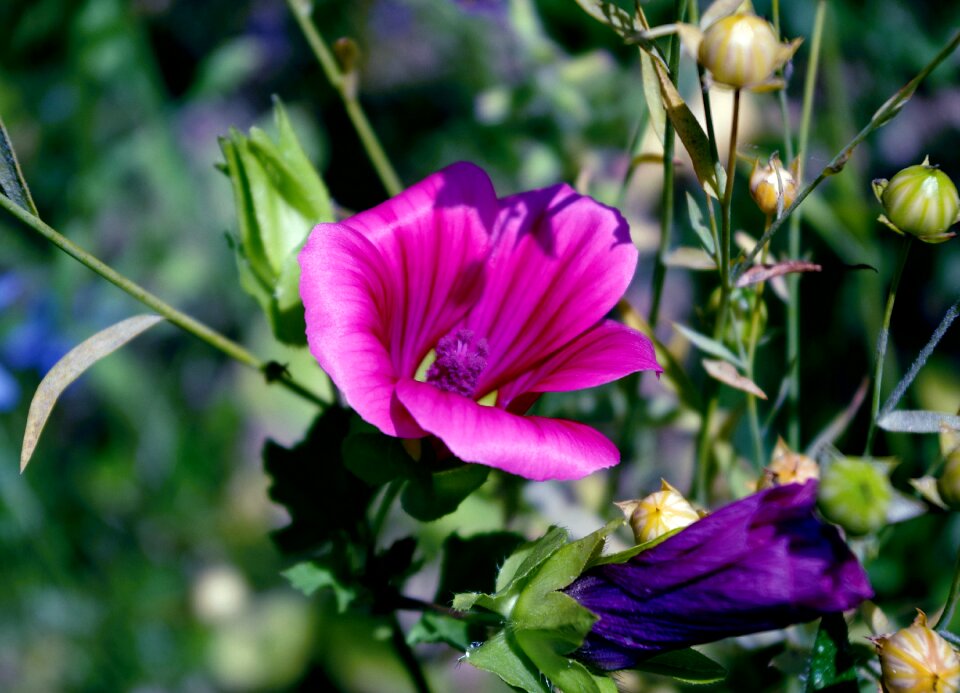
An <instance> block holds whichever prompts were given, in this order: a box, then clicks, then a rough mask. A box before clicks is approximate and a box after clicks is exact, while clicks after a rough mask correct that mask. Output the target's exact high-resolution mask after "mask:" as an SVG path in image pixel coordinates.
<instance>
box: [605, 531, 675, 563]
mask: <svg viewBox="0 0 960 693" xmlns="http://www.w3.org/2000/svg"><path fill="white" fill-rule="evenodd" d="M682 530H683V527H679V528H677V529H671V530H670V531H669V532H666V533H664V534H662V535H660V536H659V537H657V538H656V539H651V540H650V541H647V542H644V543H643V544H638V545H636V546H632V547H630V548H629V549H624V550H623V551H618V552H617V553H611V554H608V555H606V556H597V557H596V558H595V559H594V560H592V561H590V563H589V564H588V565H587V568H588V569H589V568H594V567H596V566H598V565H609V564H612V563H626V562H627V561H629V560H630V559H631V558H633V557H634V556H637V555H639V554H641V553H643V552H644V551H646V550H647V549H652V548H653V547H654V546H656V545H657V544H662V543H663V542H665V541H666V540H667V539H669V538H670V537H672V536H673V535H674V534H676V533H677V532H680V531H682Z"/></svg>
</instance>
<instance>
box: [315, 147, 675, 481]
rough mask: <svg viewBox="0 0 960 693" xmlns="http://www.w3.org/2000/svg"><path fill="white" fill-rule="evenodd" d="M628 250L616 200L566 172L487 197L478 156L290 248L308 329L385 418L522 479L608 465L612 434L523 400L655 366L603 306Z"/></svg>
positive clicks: (358, 398) (329, 362)
mask: <svg viewBox="0 0 960 693" xmlns="http://www.w3.org/2000/svg"><path fill="white" fill-rule="evenodd" d="M636 262H637V251H636V249H635V248H634V246H633V244H632V243H631V242H630V236H629V232H628V229H627V224H626V222H625V221H624V219H623V217H621V216H620V214H619V213H618V212H617V211H616V210H614V209H611V208H609V207H605V206H603V205H601V204H599V203H597V202H595V201H594V200H592V199H590V198H589V197H584V196H582V195H578V194H577V193H576V192H574V191H573V190H572V189H571V188H569V187H568V186H566V185H556V186H553V187H550V188H545V189H543V190H534V191H531V192H527V193H521V194H519V195H514V196H511V197H506V198H503V199H499V200H498V199H497V197H496V193H495V192H494V190H493V186H492V184H491V183H490V179H489V178H488V177H487V175H486V174H485V173H484V172H483V171H482V170H480V169H479V168H477V167H476V166H474V165H472V164H468V163H459V164H454V165H452V166H450V167H448V168H446V169H444V170H442V171H440V172H438V173H435V174H433V175H432V176H430V177H428V178H426V179H425V180H423V181H421V182H420V183H417V184H416V185H414V186H412V187H410V188H408V189H407V190H405V191H404V192H403V193H401V194H400V195H398V196H397V197H395V198H393V199H391V200H387V201H386V202H384V203H383V204H381V205H379V206H377V207H374V208H373V209H371V210H368V211H366V212H361V213H360V214H357V215H356V216H354V217H351V218H350V219H347V220H346V221H344V222H342V223H339V224H319V225H318V226H317V227H316V228H314V230H313V232H312V233H311V234H310V237H309V239H308V240H307V243H306V246H305V247H304V249H303V251H302V252H301V253H300V266H301V268H302V277H301V280H300V294H301V296H302V297H303V305H304V307H305V309H306V321H307V339H308V342H309V344H310V350H311V352H312V353H313V355H314V356H315V357H316V358H317V360H318V361H319V362H320V365H321V366H322V367H323V369H324V370H325V371H326V372H327V373H328V374H329V375H330V377H331V378H332V379H333V381H334V382H335V383H336V384H337V386H338V387H339V388H340V390H341V391H342V392H343V395H344V397H345V398H346V400H347V402H348V403H349V404H350V406H352V407H353V408H354V409H355V410H356V411H357V413H358V414H360V416H361V417H363V418H364V419H365V420H366V421H368V422H370V423H371V424H373V425H375V426H377V427H378V428H379V429H380V430H381V431H383V432H384V433H386V434H388V435H392V436H400V437H404V438H418V437H423V436H426V435H428V434H431V435H434V436H436V437H437V438H439V439H440V440H441V441H442V442H443V443H444V444H445V445H446V447H447V448H449V450H450V451H451V452H452V453H453V454H454V455H456V456H457V457H458V458H460V459H461V460H463V461H465V462H476V463H479V464H484V465H487V466H490V467H497V468H499V469H503V470H506V471H508V472H512V473H514V474H519V475H520V476H524V477H527V478H530V479H573V478H579V477H582V476H585V475H587V474H589V473H591V472H593V471H596V470H597V469H602V468H604V467H610V466H612V465H615V464H616V463H617V462H618V461H619V452H618V451H617V449H616V447H615V446H614V445H613V444H612V443H611V442H610V441H609V440H607V439H606V438H605V437H604V436H603V435H601V434H600V433H599V432H597V431H595V430H594V429H592V428H590V427H588V426H585V425H583V424H580V423H577V422H574V421H566V420H562V419H550V418H545V417H540V416H523V414H524V413H525V412H526V411H527V410H528V409H529V408H530V407H531V406H532V404H533V403H534V402H535V401H536V399H537V398H538V397H539V396H540V394H541V393H543V392H559V391H566V390H576V389H580V388H584V387H593V386H595V385H600V384H603V383H607V382H611V381H613V380H616V379H618V378H620V377H623V376H624V375H627V374H628V373H633V372H636V371H641V370H655V371H657V372H658V373H659V372H661V371H662V369H661V368H660V366H659V365H658V364H657V361H656V358H655V357H654V353H653V347H652V345H651V343H650V341H649V340H648V339H647V338H646V337H644V336H643V335H641V334H640V333H639V332H636V331H634V330H631V329H629V328H627V327H624V326H623V325H620V324H619V323H616V322H613V321H610V320H603V317H604V315H605V314H606V313H607V312H608V311H610V310H611V308H613V306H614V305H615V303H616V302H617V300H618V299H619V298H620V297H621V295H622V294H623V292H624V291H625V290H626V288H627V285H628V284H629V283H630V280H631V278H632V276H633V271H634V268H635V266H636ZM432 354H435V355H436V358H435V360H434V361H433V363H432V365H430V366H429V368H425V359H427V358H428V357H429V356H432ZM418 372H419V376H418ZM424 373H425V377H424ZM418 378H419V379H418ZM480 400H483V402H484V404H481V403H480ZM488 403H489V404H492V406H488Z"/></svg>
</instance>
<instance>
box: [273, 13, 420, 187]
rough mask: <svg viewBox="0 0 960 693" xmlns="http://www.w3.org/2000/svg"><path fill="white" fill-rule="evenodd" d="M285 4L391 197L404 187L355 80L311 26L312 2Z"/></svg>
mask: <svg viewBox="0 0 960 693" xmlns="http://www.w3.org/2000/svg"><path fill="white" fill-rule="evenodd" d="M287 5H288V6H289V7H290V11H291V12H292V13H293V17H294V19H296V20H297V24H298V25H299V26H300V30H301V31H302V32H303V36H304V38H306V39H307V43H309V44H310V49H311V50H312V51H313V54H314V55H315V56H316V58H317V61H318V62H319V63H320V67H321V68H322V69H323V73H324V74H325V75H326V77H327V80H328V81H329V82H330V85H331V86H332V87H333V88H334V89H336V90H337V93H338V94H339V95H340V99H341V100H342V101H343V106H344V108H346V110H347V116H349V118H350V122H352V123H353V127H354V129H355V130H356V131H357V135H358V136H359V137H360V142H361V143H362V144H363V148H364V149H365V150H366V152H367V156H368V157H369V158H370V163H371V164H373V168H374V169H376V171H377V175H378V176H379V177H380V182H381V183H383V187H384V189H386V191H387V194H388V195H390V196H391V197H393V196H395V195H398V194H399V193H400V192H401V191H402V190H403V184H402V183H401V182H400V178H399V176H397V172H396V171H394V169H393V165H392V164H391V163H390V159H389V158H388V157H387V154H386V152H384V151H383V146H381V144H380V140H379V139H378V138H377V135H376V133H375V132H374V131H373V128H372V127H370V121H369V120H367V115H366V113H364V111H363V107H362V106H361V105H360V102H359V101H358V100H357V94H356V86H355V82H353V81H352V80H351V79H348V75H346V74H344V72H343V70H341V69H340V66H339V65H338V64H337V61H336V59H335V58H334V56H333V53H332V52H331V51H330V48H329V46H327V43H326V41H324V40H323V37H322V36H321V35H320V32H319V31H317V28H316V27H315V26H314V25H313V21H312V20H311V19H310V10H311V8H312V7H313V3H312V2H304V0H287Z"/></svg>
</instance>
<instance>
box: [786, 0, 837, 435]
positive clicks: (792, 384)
mask: <svg viewBox="0 0 960 693" xmlns="http://www.w3.org/2000/svg"><path fill="white" fill-rule="evenodd" d="M826 13H827V2H826V0H818V1H817V11H816V14H815V15H814V18H813V38H812V41H811V45H810V62H809V64H808V65H807V74H806V79H805V81H804V85H803V110H802V112H801V115H800V134H799V138H798V142H797V150H798V151H797V154H798V159H797V172H796V175H797V180H798V181H802V180H803V173H804V171H803V169H804V165H803V160H804V157H805V156H806V153H807V148H808V146H809V141H810V122H811V120H812V115H813V100H814V92H815V90H816V86H817V71H818V67H819V64H820V46H821V44H822V42H823V26H824V18H825V17H826ZM781 93H783V92H781ZM788 143H789V138H788ZM787 158H788V159H792V158H793V156H792V154H790V153H789V152H788V153H787ZM801 214H802V213H801V212H800V211H799V210H798V211H797V213H796V214H794V215H793V216H792V217H790V230H789V236H788V244H789V255H790V258H791V259H794V260H796V259H798V258H799V257H800V218H801ZM787 289H788V292H789V293H788V296H787V355H786V361H787V382H788V390H787V403H788V419H787V440H788V441H789V443H790V446H791V447H793V448H798V447H799V446H800V276H799V275H797V274H791V275H790V276H789V277H787Z"/></svg>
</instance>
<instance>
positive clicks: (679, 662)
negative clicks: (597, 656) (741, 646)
mask: <svg viewBox="0 0 960 693" xmlns="http://www.w3.org/2000/svg"><path fill="white" fill-rule="evenodd" d="M634 669H636V670H637V671H645V672H648V673H651V674H659V675H660V676H669V677H670V678H672V679H675V680H677V681H680V682H682V683H690V684H698V685H705V684H710V683H716V682H718V681H723V679H725V678H726V676H727V670H726V669H724V668H723V667H722V666H720V665H719V664H717V663H716V662H714V661H713V660H712V659H710V658H709V657H707V656H706V655H705V654H702V653H700V652H697V651H696V650H694V649H686V650H676V651H674V652H664V653H663V654H658V655H655V656H653V657H651V658H650V659H645V660H643V661H642V662H640V663H639V664H637V666H635V667H634Z"/></svg>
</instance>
